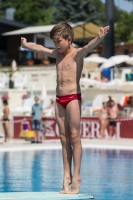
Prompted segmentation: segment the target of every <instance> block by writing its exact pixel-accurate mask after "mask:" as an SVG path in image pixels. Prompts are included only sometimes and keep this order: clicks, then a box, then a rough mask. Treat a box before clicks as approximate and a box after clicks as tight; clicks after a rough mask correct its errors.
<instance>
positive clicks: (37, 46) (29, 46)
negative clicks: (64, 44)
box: [21, 37, 56, 58]
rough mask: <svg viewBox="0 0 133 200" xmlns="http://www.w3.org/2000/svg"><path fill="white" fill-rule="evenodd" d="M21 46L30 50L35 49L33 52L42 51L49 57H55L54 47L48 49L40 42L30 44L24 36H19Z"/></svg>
mask: <svg viewBox="0 0 133 200" xmlns="http://www.w3.org/2000/svg"><path fill="white" fill-rule="evenodd" d="M21 46H22V47H23V48H26V49H29V50H31V51H35V52H39V53H43V54H45V55H47V56H49V57H53V58H55V57H56V50H55V49H48V48H45V47H43V46H42V45H40V44H31V43H28V42H27V40H26V38H23V37H21Z"/></svg>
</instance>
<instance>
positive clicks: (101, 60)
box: [84, 56, 107, 63]
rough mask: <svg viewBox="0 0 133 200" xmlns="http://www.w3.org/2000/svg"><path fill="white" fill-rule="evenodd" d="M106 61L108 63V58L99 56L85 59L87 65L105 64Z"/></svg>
mask: <svg viewBox="0 0 133 200" xmlns="http://www.w3.org/2000/svg"><path fill="white" fill-rule="evenodd" d="M105 61H107V59H106V58H104V57H99V56H89V57H86V58H84V62H85V63H104V62H105Z"/></svg>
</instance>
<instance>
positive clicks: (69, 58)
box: [56, 48, 83, 96]
mask: <svg viewBox="0 0 133 200" xmlns="http://www.w3.org/2000/svg"><path fill="white" fill-rule="evenodd" d="M82 68H83V58H81V57H80V55H79V52H78V50H77V49H75V48H73V49H72V51H71V52H69V53H68V54H66V55H64V54H62V53H59V52H57V55H56V69H57V87H56V93H57V95H60V96H62V95H68V94H78V93H80V92H81V91H80V85H79V80H80V77H81V72H82Z"/></svg>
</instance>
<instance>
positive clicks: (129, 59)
mask: <svg viewBox="0 0 133 200" xmlns="http://www.w3.org/2000/svg"><path fill="white" fill-rule="evenodd" d="M125 63H127V64H129V65H133V57H129V58H128V59H127V60H126V61H125Z"/></svg>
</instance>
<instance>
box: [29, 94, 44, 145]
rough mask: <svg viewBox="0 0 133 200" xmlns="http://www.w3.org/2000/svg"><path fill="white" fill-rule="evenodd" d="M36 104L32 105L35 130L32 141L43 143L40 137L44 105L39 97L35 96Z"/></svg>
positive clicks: (33, 127)
mask: <svg viewBox="0 0 133 200" xmlns="http://www.w3.org/2000/svg"><path fill="white" fill-rule="evenodd" d="M34 100H35V104H34V105H33V106H32V129H33V130H34V131H35V136H34V140H32V141H31V142H32V143H42V141H41V138H40V125H41V120H42V115H43V112H42V105H41V104H39V98H38V97H37V96H35V98H34Z"/></svg>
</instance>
